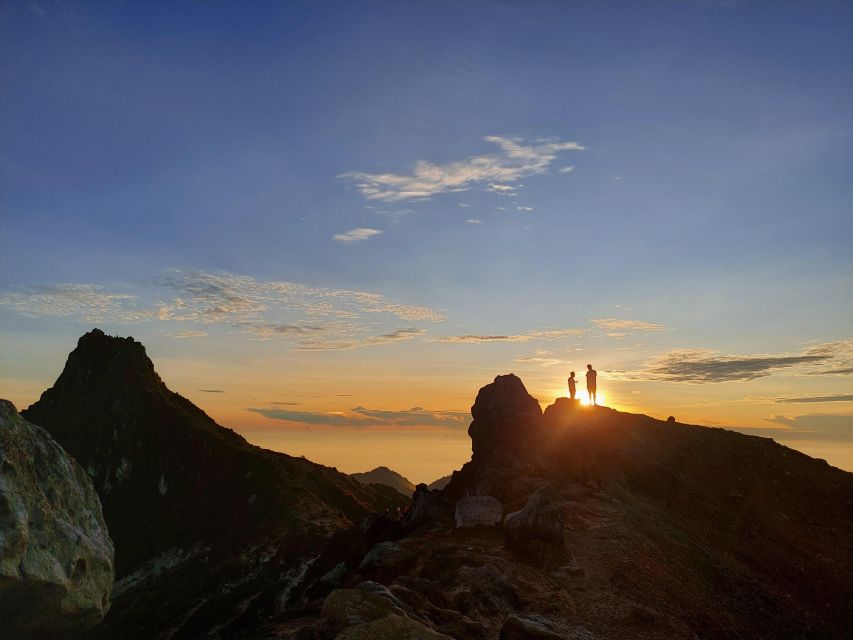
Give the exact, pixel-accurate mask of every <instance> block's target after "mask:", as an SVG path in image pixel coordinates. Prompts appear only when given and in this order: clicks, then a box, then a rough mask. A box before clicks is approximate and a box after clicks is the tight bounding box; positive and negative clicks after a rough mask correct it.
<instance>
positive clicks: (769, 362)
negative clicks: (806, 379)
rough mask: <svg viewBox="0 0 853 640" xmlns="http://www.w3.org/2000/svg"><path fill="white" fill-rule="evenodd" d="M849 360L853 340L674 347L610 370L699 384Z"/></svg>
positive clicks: (823, 369) (825, 370) (817, 369)
mask: <svg viewBox="0 0 853 640" xmlns="http://www.w3.org/2000/svg"><path fill="white" fill-rule="evenodd" d="M851 361H853V341H851V340H845V341H839V342H826V343H820V344H813V345H812V346H810V347H808V348H806V349H804V350H803V351H802V352H800V353H785V354H779V355H768V354H759V355H726V354H721V353H719V352H718V351H713V350H710V349H676V350H673V351H668V352H665V353H662V354H660V355H658V356H656V357H654V358H652V360H650V361H649V362H648V363H647V364H646V366H645V367H644V368H643V369H641V370H639V371H612V372H609V374H610V375H611V376H612V377H614V378H619V379H623V380H665V381H669V382H687V383H695V384H702V383H708V382H733V381H738V382H746V381H749V380H755V379H756V378H763V377H766V376H770V375H776V374H787V375H832V374H833V373H834V372H835V371H837V370H842V371H843V370H844V369H846V368H847V366H848V365H849V364H850V363H851Z"/></svg>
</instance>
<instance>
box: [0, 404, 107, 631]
mask: <svg viewBox="0 0 853 640" xmlns="http://www.w3.org/2000/svg"><path fill="white" fill-rule="evenodd" d="M113 557H114V556H113V543H112V540H111V539H110V537H109V534H108V533H107V526H106V524H105V523H104V518H103V515H102V513H101V503H100V501H99V500H98V496H97V494H96V493H95V489H94V487H93V486H92V481H91V480H90V478H89V476H88V475H86V472H85V471H84V470H83V468H82V467H81V466H80V465H79V464H77V462H76V461H75V460H74V459H73V458H72V457H71V456H69V455H68V454H67V453H66V452H65V451H64V450H63V449H62V447H60V446H59V445H58V444H57V443H56V441H54V440H53V438H51V437H50V435H49V434H48V433H47V431H45V430H44V429H42V428H41V427H37V426H35V425H33V424H30V423H29V422H27V421H26V420H24V419H23V418H22V417H21V416H20V415H19V414H18V412H17V410H16V409H15V407H14V405H13V404H12V403H11V402H9V401H8V400H0V620H2V623H0V624H2V627H3V631H2V636H3V637H4V638H52V637H58V636H62V637H68V636H71V635H74V634H76V633H78V632H81V631H84V630H86V629H88V628H90V627H93V626H94V625H96V624H97V623H98V622H100V620H101V619H102V618H103V617H104V615H105V614H106V612H107V610H108V609H109V601H110V590H111V588H112V583H113V578H114V572H113Z"/></svg>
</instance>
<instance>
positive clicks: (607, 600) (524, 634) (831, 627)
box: [275, 375, 853, 640]
mask: <svg viewBox="0 0 853 640" xmlns="http://www.w3.org/2000/svg"><path fill="white" fill-rule="evenodd" d="M472 416H473V418H474V420H473V422H472V424H471V427H470V429H469V433H470V435H471V438H472V450H473V455H472V460H471V461H470V462H469V463H467V464H466V465H464V467H463V468H462V469H461V470H459V471H457V472H456V473H454V475H453V478H452V481H451V482H450V484H449V485H448V486H447V487H446V488H445V489H444V490H443V491H430V490H429V489H428V488H427V487H426V485H419V486H418V487H417V489H416V492H415V496H414V507H413V509H412V513H411V515H410V516H409V517H408V518H407V519H406V520H405V521H404V522H402V523H396V522H384V523H383V522H382V518H381V517H378V516H377V517H376V518H377V519H376V520H375V521H374V523H373V527H372V531H373V532H374V539H377V540H379V541H381V540H383V539H393V540H395V541H396V542H395V543H394V544H395V545H396V548H399V549H400V551H401V553H399V554H398V556H399V557H405V558H407V559H408V560H407V561H406V562H401V563H400V564H398V565H395V564H394V563H393V562H388V563H386V565H385V566H384V567H383V571H382V573H381V575H379V574H376V573H371V571H368V570H366V568H365V566H364V565H363V563H360V560H359V558H360V557H363V556H364V555H365V554H367V555H369V554H371V553H375V552H374V551H369V552H365V551H363V550H360V549H359V550H355V551H354V552H353V553H351V554H350V555H349V556H348V557H347V556H346V554H344V555H338V556H336V557H335V558H323V557H321V558H319V559H318V561H317V563H316V566H315V569H316V573H315V574H312V573H311V572H309V574H308V575H306V581H305V586H307V587H308V588H304V590H302V591H301V596H300V598H299V601H300V602H301V603H302V604H301V609H300V615H299V617H298V620H299V622H298V624H296V623H294V624H292V625H291V624H286V623H283V624H279V625H277V626H276V627H275V631H276V633H277V634H278V635H277V636H276V637H294V638H297V637H298V638H305V639H308V638H311V639H317V640H326V639H329V640H330V639H332V638H348V637H370V638H395V637H401V636H399V635H394V632H391V631H387V632H379V631H376V629H379V628H380V626H381V624H386V625H392V621H393V624H398V623H399V619H400V618H408V622H406V624H407V625H410V626H411V628H412V629H417V631H416V632H415V631H411V632H409V631H407V633H412V634H414V635H412V636H411V637H425V638H426V637H435V636H432V635H429V634H444V636H449V637H452V638H456V639H458V640H464V639H472V640H473V639H481V638H482V639H487V638H502V639H505V640H508V639H516V638H548V639H549V640H556V639H560V638H563V639H570V638H578V639H581V638H582V639H584V640H604V639H613V640H617V639H624V638H648V639H653V638H654V639H658V638H663V637H665V638H684V639H688V638H691V639H692V638H696V637H702V638H720V639H722V638H733V637H749V638H767V639H771V638H773V639H775V638H782V637H784V638H789V637H790V638H794V637H797V638H812V637H813V638H818V637H820V638H839V639H840V638H844V637H845V635H846V633H847V631H848V630H849V629H850V628H853V627H851V624H853V610H851V607H850V604H849V603H850V602H851V601H853V600H851V594H853V576H851V573H850V572H849V571H848V570H847V568H848V567H850V566H853V564H851V563H853V474H850V473H847V472H844V471H841V470H839V469H835V468H833V467H830V466H829V465H827V464H826V463H825V462H824V461H821V460H815V459H812V458H809V457H808V456H806V455H804V454H801V453H799V452H796V451H793V450H791V449H788V448H786V447H783V446H781V445H779V444H777V443H775V442H773V441H772V440H770V439H766V438H759V437H754V436H745V435H742V434H739V433H735V432H731V431H727V430H724V429H712V428H706V427H697V426H691V425H684V424H679V423H676V422H675V421H660V420H655V419H653V418H650V417H648V416H643V415H635V414H626V413H621V412H618V411H614V410H612V409H607V408H604V407H589V408H588V407H581V406H579V405H578V404H577V403H573V402H571V401H570V400H568V399H565V398H561V399H558V400H557V401H556V402H555V403H554V404H553V405H551V406H549V407H548V408H547V409H546V410H545V411H544V413H543V412H542V411H541V410H540V409H539V405H538V403H537V402H536V401H535V399H533V398H532V397H530V396H529V394H528V393H527V391H526V389H525V388H524V385H523V384H522V383H521V380H519V379H518V378H517V377H516V376H512V375H509V376H498V378H496V379H495V382H494V383H492V384H490V385H487V386H485V387H483V389H481V390H480V393H479V394H478V396H477V400H476V402H475V404H474V406H473V407H472ZM477 496H489V497H491V498H494V499H495V500H497V501H499V502H500V503H501V504H502V505H503V507H504V508H503V511H504V513H506V514H507V515H505V516H504V518H503V521H502V522H501V523H499V524H497V525H489V526H480V527H462V528H456V527H454V521H453V515H454V508H455V507H456V505H458V504H459V503H460V502H464V501H466V500H469V499H470V498H471V497H477ZM484 504H491V503H486V502H484ZM489 508H491V507H489ZM386 544H387V543H386ZM403 551H405V552H408V553H402V552H403ZM392 555H393V554H392ZM412 557H414V558H416V560H415V561H412ZM331 562H335V563H336V565H335V566H337V567H338V571H337V573H336V576H335V580H334V581H333V583H329V582H327V583H325V584H324V585H323V587H322V588H321V589H317V585H319V584H320V581H319V580H318V578H319V576H320V575H321V574H322V572H323V571H326V570H327V569H326V567H328V566H329V565H330V563H331ZM312 584H313V588H312V587H311V586H310V585H312ZM312 589H313V590H312ZM358 592H366V593H371V594H374V595H373V596H370V597H369V598H368V597H367V596H364V595H359V593H358ZM326 593H329V594H330V595H328V596H327V597H326V599H325V602H326V603H331V602H338V601H339V600H340V599H342V600H345V601H346V602H347V603H348V605H347V607H348V609H347V610H348V611H349V612H350V613H349V616H348V617H347V618H346V620H345V624H344V621H343V618H341V617H340V616H336V615H333V614H332V613H330V609H331V607H332V605H331V604H324V601H323V597H324V594H326ZM368 599H370V600H371V601H372V602H374V604H376V603H379V605H381V606H373V605H371V606H366V605H365V606H362V605H361V604H359V603H361V602H363V601H365V600H368ZM379 599H384V602H382V600H379ZM382 621H384V622H382ZM388 628H391V626H389V627H388ZM417 634H420V635H417ZM439 637H442V636H439Z"/></svg>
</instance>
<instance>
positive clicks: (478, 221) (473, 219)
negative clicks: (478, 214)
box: [465, 218, 483, 224]
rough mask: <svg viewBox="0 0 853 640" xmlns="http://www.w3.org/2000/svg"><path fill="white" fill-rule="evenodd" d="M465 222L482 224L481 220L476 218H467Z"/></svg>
mask: <svg viewBox="0 0 853 640" xmlns="http://www.w3.org/2000/svg"><path fill="white" fill-rule="evenodd" d="M465 222H467V223H468V224H483V221H482V220H478V219H477V218H468V219H467V220H466V221H465Z"/></svg>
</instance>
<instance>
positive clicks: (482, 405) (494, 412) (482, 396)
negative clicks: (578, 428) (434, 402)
mask: <svg viewBox="0 0 853 640" xmlns="http://www.w3.org/2000/svg"><path fill="white" fill-rule="evenodd" d="M471 415H472V416H473V417H474V420H494V419H501V420H515V419H519V418H521V419H524V418H529V417H531V416H535V417H538V416H541V415H542V409H541V408H540V406H539V402H538V401H537V400H536V398H534V397H533V396H531V395H530V394H529V393H527V389H526V388H525V387H524V383H523V382H522V381H521V378H519V377H518V376H517V375H515V374H513V373H508V374H506V375H503V376H497V377H496V378H495V381H494V382H492V383H491V384H487V385H486V386H485V387H483V388H482V389H480V392H479V393H478V394H477V399H476V400H475V401H474V406H472V407H471Z"/></svg>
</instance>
